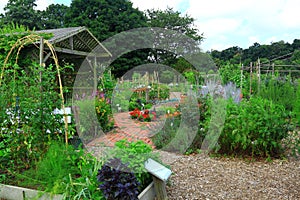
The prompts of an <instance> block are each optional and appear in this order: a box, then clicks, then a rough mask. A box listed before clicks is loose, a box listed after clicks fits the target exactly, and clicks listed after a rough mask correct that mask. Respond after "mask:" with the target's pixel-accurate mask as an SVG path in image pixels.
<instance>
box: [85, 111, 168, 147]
mask: <svg viewBox="0 0 300 200" xmlns="http://www.w3.org/2000/svg"><path fill="white" fill-rule="evenodd" d="M114 120H115V126H116V128H115V129H113V130H112V131H110V132H108V133H106V134H105V135H102V136H100V137H98V138H96V139H94V140H93V141H91V142H90V143H88V144H87V146H89V147H97V146H102V147H103V146H108V147H112V146H114V144H115V142H116V141H119V140H121V139H128V141H136V140H143V141H144V142H146V143H148V144H150V145H151V146H152V147H153V148H154V145H153V142H152V141H151V137H152V136H153V135H154V134H155V133H156V132H157V131H159V130H160V129H161V128H162V127H163V123H164V120H157V121H153V122H139V121H137V120H134V119H131V118H130V117H129V113H128V112H122V113H115V114H114Z"/></svg>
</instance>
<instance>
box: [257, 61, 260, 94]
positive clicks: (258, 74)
mask: <svg viewBox="0 0 300 200" xmlns="http://www.w3.org/2000/svg"><path fill="white" fill-rule="evenodd" d="M257 77H258V84H257V92H258V93H259V90H260V59H259V58H258V60H257Z"/></svg>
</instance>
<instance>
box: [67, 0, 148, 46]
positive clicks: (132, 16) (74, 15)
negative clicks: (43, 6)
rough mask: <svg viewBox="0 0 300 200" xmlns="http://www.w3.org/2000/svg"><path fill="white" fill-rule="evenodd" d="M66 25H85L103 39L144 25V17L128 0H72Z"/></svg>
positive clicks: (98, 37)
mask: <svg viewBox="0 0 300 200" xmlns="http://www.w3.org/2000/svg"><path fill="white" fill-rule="evenodd" d="M66 25H67V26H86V27H87V28H88V29H89V30H90V31H91V32H92V33H93V34H94V35H95V36H96V38H97V39H98V40H100V41H103V40H105V39H107V38H109V37H111V36H113V35H115V34H117V33H120V32H122V31H127V30H130V29H133V28H138V27H144V26H146V18H145V16H144V14H143V12H141V11H139V10H138V9H136V8H133V7H132V3H131V2H130V1H128V0H73V1H72V3H71V5H70V9H69V10H68V12H67V14H66Z"/></svg>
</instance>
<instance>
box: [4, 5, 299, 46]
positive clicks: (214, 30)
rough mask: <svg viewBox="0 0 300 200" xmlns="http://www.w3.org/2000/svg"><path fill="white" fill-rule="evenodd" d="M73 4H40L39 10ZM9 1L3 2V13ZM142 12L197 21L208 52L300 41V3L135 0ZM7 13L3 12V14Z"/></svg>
mask: <svg viewBox="0 0 300 200" xmlns="http://www.w3.org/2000/svg"><path fill="white" fill-rule="evenodd" d="M67 1H68V4H69V3H70V0H37V2H36V3H37V4H38V7H37V9H39V10H42V9H45V8H46V7H47V6H48V5H49V4H51V3H64V2H67ZM7 2H8V0H1V2H0V12H1V10H3V8H4V6H5V5H6V4H7ZM131 2H132V3H133V6H134V7H138V8H139V9H140V10H146V9H152V8H153V9H161V10H164V9H166V8H167V7H171V8H174V9H175V10H178V11H181V12H184V13H183V14H188V15H190V16H191V17H193V18H194V19H196V22H195V24H196V26H197V27H198V28H199V32H200V33H204V36H205V38H206V39H205V41H204V42H203V48H205V50H210V49H211V48H213V49H219V50H222V49H224V48H228V47H231V46H239V47H242V48H247V47H249V45H252V44H253V43H254V42H259V43H260V44H269V43H270V42H271V41H273V42H276V41H278V40H284V41H289V42H292V41H293V39H300V35H299V33H300V12H299V11H298V10H299V8H300V1H299V0H263V1H261V0H226V1H224V0H208V1H204V0H152V1H148V0H131ZM2 12H3V11H2Z"/></svg>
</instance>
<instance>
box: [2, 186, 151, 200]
mask: <svg viewBox="0 0 300 200" xmlns="http://www.w3.org/2000/svg"><path fill="white" fill-rule="evenodd" d="M39 195H41V196H40V197H39V198H38V199H39V200H49V199H52V200H60V199H63V196H62V195H59V194H57V195H50V194H48V193H44V194H43V192H41V191H38V190H32V189H28V188H23V187H17V186H12V185H3V184H1V185H0V199H1V200H2V199H4V200H20V199H34V198H37V197H38V196H39ZM154 198H155V190H154V184H153V182H151V183H150V184H149V185H148V186H147V187H146V188H145V189H144V190H143V191H142V192H141V193H140V194H139V196H138V199H140V200H151V199H154Z"/></svg>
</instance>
